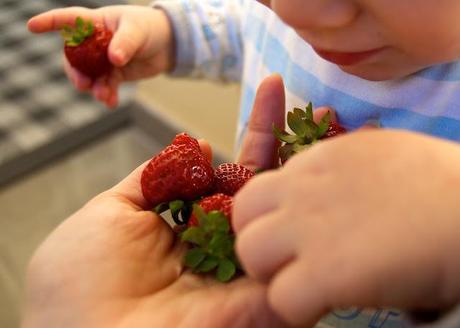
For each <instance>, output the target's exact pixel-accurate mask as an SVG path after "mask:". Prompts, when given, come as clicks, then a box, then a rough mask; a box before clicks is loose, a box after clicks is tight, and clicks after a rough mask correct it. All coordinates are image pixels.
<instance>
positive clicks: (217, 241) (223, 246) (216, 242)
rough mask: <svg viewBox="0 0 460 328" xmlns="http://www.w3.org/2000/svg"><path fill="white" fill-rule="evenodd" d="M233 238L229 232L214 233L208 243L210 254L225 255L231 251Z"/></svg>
mask: <svg viewBox="0 0 460 328" xmlns="http://www.w3.org/2000/svg"><path fill="white" fill-rule="evenodd" d="M233 245H234V238H233V237H232V236H230V235H229V234H225V233H215V234H214V235H213V236H212V238H211V241H210V242H209V245H208V250H209V252H210V253H211V254H213V255H216V256H218V257H225V256H228V255H230V254H232V253H233Z"/></svg>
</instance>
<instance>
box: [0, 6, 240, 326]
mask: <svg viewBox="0 0 460 328" xmlns="http://www.w3.org/2000/svg"><path fill="white" fill-rule="evenodd" d="M128 2H130V3H132V4H137V5H147V4H148V3H149V1H144V0H137V1H136V0H132V1H128ZM108 3H122V2H121V1H101V0H97V1H96V0H94V1H91V0H86V1H64V0H62V1H57V0H54V1H53V0H34V1H28V0H0V30H1V31H2V33H1V35H0V227H1V228H0V327H2V328H9V327H18V326H19V322H20V316H21V298H22V291H23V281H24V273H25V269H26V266H27V263H28V261H29V259H30V256H31V255H32V254H33V251H34V250H35V249H36V247H37V246H38V245H39V244H40V242H41V241H42V240H43V239H44V238H45V237H46V235H48V234H49V233H50V232H51V230H52V229H54V228H55V227H56V226H57V225H58V224H59V223H60V222H61V221H62V220H64V219H65V218H66V217H68V216H69V215H70V214H72V213H73V212H74V211H75V210H77V209H78V208H80V207H81V206H82V205H84V204H85V203H86V202H87V201H88V200H89V199H90V198H91V197H93V196H95V195H96V194H98V193H99V192H101V191H103V190H105V189H107V188H109V187H110V186H112V185H114V184H115V183H117V182H118V181H120V180H121V179H122V178H123V177H125V176H126V175H127V174H128V173H129V172H131V171H132V170H133V169H134V168H135V167H136V166H138V165H139V164H141V163H142V162H143V161H145V160H146V159H148V158H150V157H151V156H152V155H153V154H155V153H156V152H158V151H159V150H160V149H161V148H162V147H164V146H165V144H166V143H167V142H168V140H169V139H168V138H169V137H170V136H171V135H173V133H175V132H178V131H187V132H189V133H191V134H193V135H194V136H197V137H202V138H206V139H207V140H208V141H209V142H210V143H211V144H212V146H213V148H214V149H215V150H216V152H217V153H219V154H220V155H221V158H222V159H231V158H232V156H233V142H234V134H235V130H236V120H237V115H238V110H237V109H238V104H239V88H238V86H237V85H221V84H216V83H213V82H207V81H195V80H186V79H182V80H181V79H171V78H168V77H165V76H160V77H157V78H154V79H150V80H145V81H142V82H140V83H138V84H137V85H132V86H130V87H125V88H124V91H123V102H122V106H120V108H118V109H117V110H115V111H107V110H106V109H105V108H104V107H103V106H101V105H99V104H97V103H96V102H95V101H93V100H92V99H91V98H90V97H89V96H87V95H82V94H79V93H78V92H76V91H75V90H73V89H72V87H71V86H70V83H69V82H67V80H66V78H65V76H64V74H63V72H62V68H61V60H62V57H61V56H62V52H61V47H62V42H61V40H60V37H59V35H58V34H57V33H54V34H47V35H40V36H36V35H35V36H34V35H31V34H30V33H29V32H28V31H27V29H26V25H25V23H26V21H27V19H28V18H30V17H32V16H33V15H34V14H36V13H39V12H42V11H44V10H47V9H51V8H56V7H62V6H68V5H85V6H90V7H95V6H100V5H104V4H108ZM133 108H142V110H141V112H142V115H141V116H139V115H137V114H136V115H135V117H137V119H136V118H134V119H133V118H130V117H129V115H130V112H131V110H132V109H133ZM149 117H151V118H152V119H150V118H149ZM137 123H142V124H137ZM109 162H110V164H109Z"/></svg>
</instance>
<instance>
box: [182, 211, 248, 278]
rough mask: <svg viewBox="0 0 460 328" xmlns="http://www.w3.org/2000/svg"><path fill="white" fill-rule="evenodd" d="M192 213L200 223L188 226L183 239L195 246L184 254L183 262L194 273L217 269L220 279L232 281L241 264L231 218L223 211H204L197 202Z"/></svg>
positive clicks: (217, 276) (183, 233)
mask: <svg viewBox="0 0 460 328" xmlns="http://www.w3.org/2000/svg"><path fill="white" fill-rule="evenodd" d="M193 213H194V214H195V215H196V217H197V219H198V222H199V224H198V226H193V227H189V228H187V229H186V230H185V231H184V232H182V234H181V239H182V241H184V242H188V243H189V244H190V245H191V246H192V247H191V248H190V249H189V250H188V251H187V253H186V254H185V256H184V264H185V266H186V267H188V268H190V269H192V270H193V272H195V273H209V272H212V271H214V272H215V276H216V278H217V280H219V281H221V282H227V281H229V280H231V279H232V278H233V277H234V276H235V274H236V273H237V270H238V269H240V264H239V262H238V259H237V257H236V254H235V250H234V244H235V236H234V234H233V233H232V232H231V229H230V224H229V221H228V218H227V217H226V216H225V215H224V214H223V213H222V212H221V211H210V212H209V213H205V212H204V210H203V209H202V208H201V207H200V206H199V205H197V204H194V205H193Z"/></svg>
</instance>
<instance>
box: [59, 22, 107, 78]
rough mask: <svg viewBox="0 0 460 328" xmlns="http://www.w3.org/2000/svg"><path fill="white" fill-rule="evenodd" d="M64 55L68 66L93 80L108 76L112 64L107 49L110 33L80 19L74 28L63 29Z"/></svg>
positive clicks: (97, 25) (103, 27)
mask: <svg viewBox="0 0 460 328" xmlns="http://www.w3.org/2000/svg"><path fill="white" fill-rule="evenodd" d="M62 35H63V37H64V40H65V46H64V53H65V55H66V57H67V60H68V61H69V63H70V65H72V67H74V68H75V69H77V70H78V71H80V72H81V73H83V74H85V75H86V76H89V77H91V78H92V79H93V80H94V79H97V78H98V77H101V76H104V75H107V74H109V73H110V72H111V71H112V68H113V66H112V64H111V63H110V60H109V58H108V56H107V49H108V47H109V44H110V40H111V39H112V32H111V31H109V30H108V29H106V28H105V26H104V25H102V24H96V25H93V23H92V22H91V21H87V22H85V21H84V20H83V19H82V18H81V17H78V18H77V19H76V21H75V28H72V27H70V26H66V27H64V30H63V32H62Z"/></svg>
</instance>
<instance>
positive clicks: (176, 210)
mask: <svg viewBox="0 0 460 328" xmlns="http://www.w3.org/2000/svg"><path fill="white" fill-rule="evenodd" d="M193 203H194V202H193V201H183V200H180V199H177V200H173V201H170V202H164V203H160V204H158V205H157V206H155V208H154V209H153V211H154V212H155V213H156V214H158V215H160V214H161V213H163V212H166V211H168V210H169V211H170V212H171V216H172V218H173V220H174V223H176V224H177V225H185V224H187V223H188V220H189V218H190V215H191V213H192V205H193Z"/></svg>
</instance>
